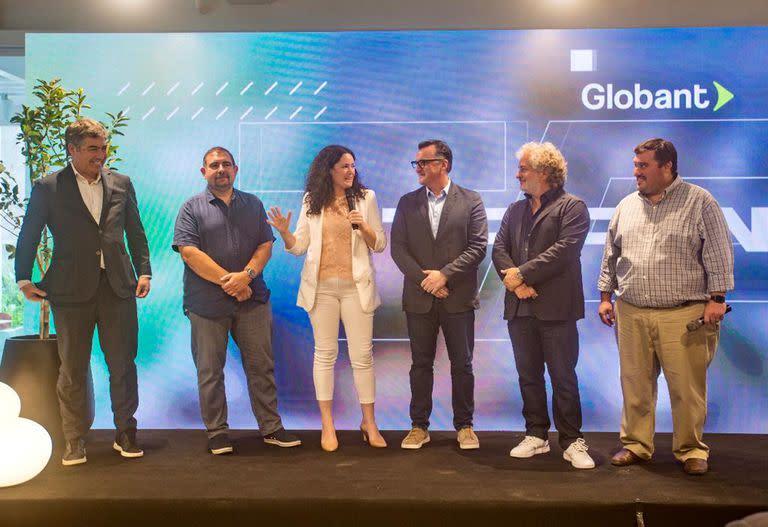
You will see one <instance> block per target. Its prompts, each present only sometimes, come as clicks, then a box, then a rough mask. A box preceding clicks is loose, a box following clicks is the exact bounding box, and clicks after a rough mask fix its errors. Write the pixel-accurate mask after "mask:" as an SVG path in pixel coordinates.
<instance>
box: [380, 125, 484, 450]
mask: <svg viewBox="0 0 768 527" xmlns="http://www.w3.org/2000/svg"><path fill="white" fill-rule="evenodd" d="M452 164H453V154H452V152H451V149H450V147H449V146H448V145H447V144H446V143H445V142H443V141H440V140H430V141H423V142H421V143H419V151H418V153H417V154H416V160H415V161H411V165H412V166H413V167H414V168H415V169H416V173H417V174H418V177H419V183H420V184H421V185H422V188H419V189H417V190H414V191H413V192H410V193H408V194H406V195H404V196H403V197H402V198H400V202H399V203H398V204H397V210H396V211H395V218H394V220H393V222H392V233H391V247H392V249H391V250H392V259H393V260H394V261H395V263H396V264H397V266H398V268H400V271H402V273H403V274H404V275H405V277H404V281H403V310H404V311H405V315H406V319H407V322H408V336H409V339H410V342H411V356H412V361H413V362H412V364H411V371H410V380H411V405H410V416H411V423H412V429H411V431H410V432H409V433H408V435H407V436H406V437H405V439H403V442H402V444H401V446H402V447H403V448H407V449H418V448H421V447H422V446H423V445H424V444H426V443H428V442H429V433H428V431H427V430H428V428H429V416H430V414H431V413H432V386H433V381H434V378H433V365H434V362H435V353H436V345H437V334H438V331H439V330H440V329H442V330H443V336H444V337H445V345H446V348H447V351H448V357H449V359H450V361H451V382H452V394H451V395H452V402H453V425H454V427H455V428H456V430H458V442H459V447H460V448H462V449H474V448H479V447H480V442H479V441H478V439H477V435H475V433H474V431H473V429H472V425H473V423H472V416H473V413H474V405H475V402H474V387H475V377H474V374H473V372H472V352H473V350H474V341H475V335H474V325H475V309H477V308H478V305H479V302H478V298H477V293H478V291H477V288H478V277H477V269H478V266H479V265H480V262H482V261H483V258H484V257H485V254H486V252H487V248H488V247H487V246H488V222H487V220H486V214H485V207H484V206H483V201H482V199H481V198H480V195H479V194H478V193H477V192H474V191H472V190H467V189H465V188H462V187H460V186H459V185H457V184H456V183H454V182H452V181H451V180H450V178H449V177H448V174H449V172H450V171H451V168H452Z"/></svg>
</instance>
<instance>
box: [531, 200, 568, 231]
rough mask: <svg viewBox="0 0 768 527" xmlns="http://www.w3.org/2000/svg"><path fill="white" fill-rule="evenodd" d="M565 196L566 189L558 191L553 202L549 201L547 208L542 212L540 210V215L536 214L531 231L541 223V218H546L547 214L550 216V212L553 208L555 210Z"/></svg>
mask: <svg viewBox="0 0 768 527" xmlns="http://www.w3.org/2000/svg"><path fill="white" fill-rule="evenodd" d="M563 196H565V191H563V190H561V191H560V192H558V194H557V195H556V196H555V198H554V199H553V200H552V202H551V203H549V205H547V208H545V209H544V210H542V211H541V212H539V215H538V216H536V218H535V219H534V220H533V225H531V232H533V230H534V229H535V228H536V226H537V225H538V224H539V223H541V220H543V219H544V218H546V217H547V216H549V214H550V213H551V212H552V211H553V210H555V206H556V205H557V203H558V202H559V201H560V200H561V199H563Z"/></svg>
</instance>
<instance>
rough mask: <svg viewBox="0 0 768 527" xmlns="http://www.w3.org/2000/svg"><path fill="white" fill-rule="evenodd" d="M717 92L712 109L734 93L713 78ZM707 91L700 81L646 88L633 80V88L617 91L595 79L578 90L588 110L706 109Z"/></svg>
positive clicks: (726, 101)
mask: <svg viewBox="0 0 768 527" xmlns="http://www.w3.org/2000/svg"><path fill="white" fill-rule="evenodd" d="M712 84H713V85H714V87H715V90H716V91H717V102H716V103H715V105H714V108H712V111H713V112H716V111H718V110H719V109H720V108H722V107H723V105H725V104H726V103H728V102H729V101H730V100H731V99H733V97H734V95H733V93H731V92H730V91H728V89H726V88H725V87H724V86H723V85H722V84H720V83H718V82H716V81H713V82H712ZM708 92H709V90H708V89H707V88H704V87H702V86H701V85H700V84H694V85H693V88H680V89H673V90H668V89H660V90H655V91H652V90H649V89H647V88H643V87H642V86H640V83H637V82H636V83H635V84H634V87H633V89H632V90H627V89H619V90H616V89H615V88H614V86H613V84H611V83H608V84H606V85H602V84H599V83H596V82H593V83H590V84H587V85H586V86H584V89H583V90H581V102H582V104H583V105H584V106H585V107H586V108H587V109H588V110H613V109H617V110H630V109H633V110H649V109H651V108H656V109H658V110H679V109H683V108H684V109H692V108H698V109H700V110H705V109H707V108H709V106H710V103H711V101H710V99H709V97H708Z"/></svg>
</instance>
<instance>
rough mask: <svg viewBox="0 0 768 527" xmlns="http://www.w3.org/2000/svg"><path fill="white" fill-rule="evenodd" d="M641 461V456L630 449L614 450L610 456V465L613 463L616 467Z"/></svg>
mask: <svg viewBox="0 0 768 527" xmlns="http://www.w3.org/2000/svg"><path fill="white" fill-rule="evenodd" d="M641 461H643V458H641V457H640V456H638V455H637V454H635V453H634V452H632V451H631V450H627V449H626V448H622V449H621V450H619V451H618V452H616V453H615V454H614V455H613V457H612V458H611V465H614V466H617V467H626V466H627V465H634V464H635V463H640V462H641Z"/></svg>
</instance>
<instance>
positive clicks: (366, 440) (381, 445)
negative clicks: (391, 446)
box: [360, 425, 387, 448]
mask: <svg viewBox="0 0 768 527" xmlns="http://www.w3.org/2000/svg"><path fill="white" fill-rule="evenodd" d="M360 432H361V433H362V434H363V442H364V443H368V444H369V445H371V446H372V447H373V448H387V442H386V441H384V438H383V437H381V436H379V437H380V438H381V439H380V440H379V439H375V440H373V441H371V438H370V437H369V436H368V430H366V429H365V428H363V425H360Z"/></svg>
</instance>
